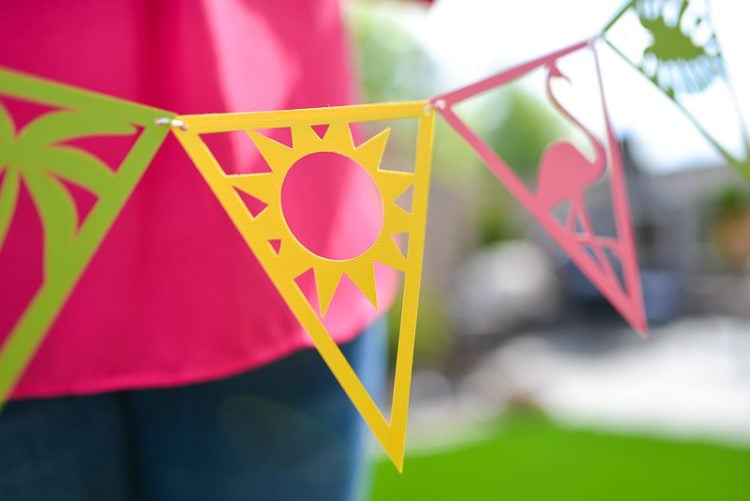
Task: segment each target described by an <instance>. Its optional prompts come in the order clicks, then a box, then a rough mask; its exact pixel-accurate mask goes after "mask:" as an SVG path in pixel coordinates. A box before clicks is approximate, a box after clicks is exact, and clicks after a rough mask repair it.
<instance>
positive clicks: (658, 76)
mask: <svg viewBox="0 0 750 501" xmlns="http://www.w3.org/2000/svg"><path fill="white" fill-rule="evenodd" d="M639 32H640V33H639ZM640 34H642V35H643V36H637V35H640ZM641 39H643V40H645V41H644V42H642V43H640V44H639V43H638V42H637V41H638V40H641ZM604 41H605V42H606V43H607V44H608V45H609V46H610V47H611V48H612V49H613V50H614V51H615V52H616V53H617V54H618V55H619V56H620V57H621V58H622V59H623V60H625V61H626V62H627V63H628V64H629V65H630V66H631V67H632V68H634V69H635V70H636V71H638V72H639V73H641V74H642V75H643V76H644V77H646V78H647V79H648V80H650V81H651V82H652V83H653V84H654V86H656V88H658V89H659V90H660V91H661V92H662V93H663V94H664V96H666V97H667V98H668V99H670V100H671V101H672V103H673V104H674V105H675V106H676V107H677V108H678V109H679V110H680V111H681V112H682V113H684V114H685V116H686V117H687V118H688V119H689V120H690V121H691V122H692V124H693V125H694V126H695V128H696V129H697V130H698V131H699V132H700V133H701V135H702V136H703V137H704V138H705V139H706V141H708V142H709V144H711V146H712V147H713V148H715V149H716V151H717V152H718V153H719V154H720V155H721V156H722V157H723V158H724V159H725V160H726V161H727V162H728V163H729V164H730V165H732V166H734V167H735V168H736V169H737V170H739V172H740V173H741V174H742V175H743V176H745V177H746V178H747V179H748V180H750V135H749V134H748V131H747V127H746V125H745V122H744V120H743V117H742V114H741V113H740V112H739V111H738V110H739V106H738V103H737V99H736V96H735V93H734V89H733V88H732V84H731V82H730V80H729V75H728V73H727V69H726V65H725V63H724V57H723V54H722V52H721V47H720V45H719V40H718V39H717V36H716V30H715V28H714V23H713V21H712V19H711V12H710V5H709V2H708V0H631V1H630V2H628V3H627V4H626V5H625V6H624V7H623V8H622V9H621V10H620V11H619V12H618V13H617V14H616V15H615V16H614V17H613V18H612V20H611V21H610V22H609V23H608V24H607V26H606V27H605V28H604ZM705 110H722V111H723V113H722V114H721V122H720V123H712V121H711V120H710V119H709V117H707V116H704V114H705Z"/></svg>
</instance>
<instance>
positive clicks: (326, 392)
mask: <svg viewBox="0 0 750 501" xmlns="http://www.w3.org/2000/svg"><path fill="white" fill-rule="evenodd" d="M385 330H386V328H385V322H384V321H382V320H381V321H378V322H376V323H374V324H373V325H372V326H371V327H370V328H368V329H366V330H365V331H364V332H363V333H362V334H361V335H360V336H358V337H357V339H355V340H354V341H352V342H350V343H348V344H345V345H342V347H341V348H342V350H343V352H344V354H345V355H346V356H347V359H348V360H349V362H350V363H351V364H352V366H353V367H354V369H355V371H357V373H358V374H359V375H360V378H361V379H362V380H363V381H364V382H365V385H366V386H367V387H368V389H369V390H370V392H371V394H374V395H378V396H379V395H380V393H381V390H382V383H383V381H384V379H385V365H386V362H385V358H386V356H385V344H386V340H385V337H386V336H385V334H386V333H385ZM369 435H370V434H369V432H368V431H367V429H366V427H365V425H364V422H363V421H362V419H361V418H360V416H359V414H358V413H357V411H356V409H355V408H354V406H353V405H352V404H351V402H350V401H349V399H348V398H347V397H346V395H345V394H344V392H343V390H342V389H341V387H340V386H339V385H338V383H337V382H336V380H335V379H334V377H333V375H332V374H331V373H330V371H329V370H328V368H327V367H326V365H325V364H324V362H323V361H322V359H321V358H320V356H319V355H318V353H317V352H316V351H315V350H305V351H303V352H300V353H297V354H295V355H292V356H290V357H288V358H286V359H284V360H281V361H279V362H276V363H274V364H271V365H268V366H265V367H262V368H260V369H257V370H253V371H250V372H247V373H245V374H242V375H239V376H236V377H231V378H228V379H223V380H219V381H212V382H208V383H203V384H196V385H191V386H184V387H177V388H168V389H156V390H137V391H125V392H116V393H106V394H100V395H92V396H83V397H63V398H51V399H36V400H22V401H16V402H11V403H9V404H7V405H6V406H5V408H4V409H3V411H2V413H0V499H1V500H3V501H14V500H22V501H27V500H28V501H34V500H44V501H66V500H75V501H87V500H92V501H93V500H95V501H105V500H106V501H118V500H128V501H130V500H139V501H152V500H153V501H156V500H158V501H170V500H180V501H184V500H192V499H195V500H212V501H213V500H216V501H221V500H235V499H236V500H240V499H241V500H243V501H247V500H251V499H260V500H275V499H280V500H294V499H305V500H327V501H330V500H349V499H358V497H359V495H360V494H362V493H363V492H364V491H363V490H362V489H363V488H364V481H365V479H366V474H365V473H366V457H365V444H366V439H367V438H368V437H369Z"/></svg>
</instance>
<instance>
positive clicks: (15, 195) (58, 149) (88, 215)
mask: <svg viewBox="0 0 750 501" xmlns="http://www.w3.org/2000/svg"><path fill="white" fill-rule="evenodd" d="M39 109H41V110H42V112H41V114H38V113H35V111H39ZM11 110H17V112H16V113H14V112H12V111H11ZM30 116H31V120H28V121H27V120H26V119H28V118H29V117H30ZM173 116H174V115H173V114H170V113H168V112H164V111H162V110H158V109H155V108H150V107H147V106H143V105H140V104H135V103H130V102H126V101H122V100H119V99H115V98H112V97H109V96H104V95H101V94H96V93H93V92H87V91H83V90H79V89H76V88H72V87H69V86H65V85H61V84H59V83H54V82H49V81H45V80H41V79H38V78H33V77H29V76H26V75H22V74H20V73H17V72H13V71H8V70H3V69H0V183H2V184H0V251H2V254H1V255H3V256H7V255H9V254H13V253H24V252H28V250H27V249H28V245H29V244H30V242H25V241H22V240H23V238H15V237H16V233H18V234H19V235H21V237H26V236H27V235H29V234H30V233H31V232H26V231H18V232H16V231H14V228H15V227H17V228H18V229H21V230H23V228H22V226H23V225H24V223H27V222H28V221H29V220H30V217H33V216H30V215H29V214H18V211H17V210H16V209H17V207H20V206H21V205H22V204H23V203H24V201H25V200H26V199H27V198H30V201H31V204H32V205H33V212H35V213H36V217H38V219H39V220H40V221H41V226H42V233H43V235H42V245H43V251H42V256H43V263H42V268H43V269H42V277H43V278H42V282H41V285H40V286H39V288H38V290H37V291H36V293H35V294H34V295H33V297H32V298H31V300H30V302H29V303H28V305H26V307H25V308H24V309H23V312H22V313H21V315H20V317H19V318H18V319H17V321H16V322H15V324H14V325H13V327H12V328H11V330H10V332H8V333H7V336H6V337H5V341H4V342H3V344H2V345H1V346H0V407H1V406H2V403H3V402H4V401H5V400H6V399H7V397H8V395H9V394H10V392H11V391H12V389H13V387H14V385H15V383H16V382H17V380H18V378H19V377H20V375H21V374H22V373H23V371H24V369H25V368H26V367H27V365H28V364H29V362H30V361H31V358H32V357H33V355H34V353H35V351H36V349H37V348H38V347H39V345H40V343H41V342H42V340H43V339H44V336H45V334H46V333H47V331H48V329H49V328H50V326H51V325H52V322H54V320H55V317H56V316H57V315H58V313H59V312H60V310H61V309H62V307H63V305H64V304H65V302H66V300H67V298H68V296H69V295H70V293H71V291H72V290H73V288H74V287H75V285H76V283H77V282H78V279H79V278H80V277H81V274H82V273H83V271H84V269H85V268H86V266H87V265H88V263H89V261H90V260H91V258H92V256H93V255H94V253H95V252H96V250H97V248H98V247H99V244H100V243H101V242H102V240H103V239H104V237H105V235H106V234H107V231H108V230H109V228H110V227H111V226H112V224H113V223H114V222H115V220H116V218H117V215H118V213H119V212H120V209H122V207H123V205H125V202H126V201H127V200H128V197H129V196H130V194H131V193H132V191H133V189H134V188H135V186H136V184H137V183H138V181H139V180H140V179H141V176H142V175H143V173H144V172H145V171H146V168H147V167H148V165H149V163H150V162H151V159H152V158H153V156H154V154H155V153H156V151H157V150H158V149H159V147H160V146H161V144H162V141H163V140H164V138H165V137H166V135H167V133H168V128H166V127H160V126H158V125H156V120H157V119H158V118H160V117H162V118H163V117H166V118H171V117H173ZM20 118H23V119H24V122H26V121H27V122H28V123H22V122H21V120H19V119H20ZM113 136H120V137H127V136H129V137H132V138H133V139H134V142H133V144H132V147H131V148H130V150H129V151H128V152H127V153H126V154H125V156H124V158H122V159H121V160H120V161H119V162H117V163H116V164H114V165H108V164H107V163H105V162H104V161H103V160H102V159H100V158H98V157H97V156H96V155H94V154H92V153H91V152H89V151H87V150H86V148H85V147H83V146H81V145H80V144H79V142H80V141H81V140H82V139H89V138H98V137H113ZM87 199H91V203H89V204H87V203H86V201H87ZM14 216H16V217H15V218H14ZM21 218H25V219H21ZM14 219H16V220H18V221H17V224H15V225H14V222H15V221H14ZM8 292H10V291H8ZM0 334H4V333H0Z"/></svg>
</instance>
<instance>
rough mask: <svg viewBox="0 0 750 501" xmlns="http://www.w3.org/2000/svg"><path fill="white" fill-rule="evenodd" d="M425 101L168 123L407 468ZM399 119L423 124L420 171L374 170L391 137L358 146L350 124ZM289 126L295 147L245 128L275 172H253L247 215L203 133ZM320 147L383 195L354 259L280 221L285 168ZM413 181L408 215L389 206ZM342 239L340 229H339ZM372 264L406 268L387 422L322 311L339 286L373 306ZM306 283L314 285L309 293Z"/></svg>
mask: <svg viewBox="0 0 750 501" xmlns="http://www.w3.org/2000/svg"><path fill="white" fill-rule="evenodd" d="M426 105H427V102H426V101H421V102H412V103H393V104H379V105H364V106H345V107H330V108H319V109H309V110H291V111H279V112H268V113H246V114H239V115H238V114H233V115H231V116H222V115H204V116H201V115H189V116H181V117H179V118H180V120H182V121H183V122H185V124H186V125H187V130H182V129H179V128H173V131H174V133H175V135H176V136H177V138H178V139H179V140H180V142H181V143H182V145H183V147H184V148H185V150H186V151H187V153H188V154H189V155H190V157H191V158H192V160H193V162H194V163H195V165H196V167H197V168H198V170H199V171H200V172H201V174H202V175H203V177H204V179H205V180H206V182H207V183H208V184H209V186H210V187H211V189H212V191H213V192H214V194H215V196H216V197H217V198H218V200H219V201H220V202H221V204H222V206H223V207H224V209H225V210H226V212H227V214H228V215H229V217H230V218H231V219H232V221H233V222H234V224H235V226H236V227H237V230H238V231H239V232H240V234H241V235H242V236H243V238H244V240H245V242H246V243H247V245H248V247H249V248H250V249H251V250H252V252H253V253H254V254H255V257H256V259H258V261H259V262H260V264H261V265H262V266H263V268H264V269H265V270H266V272H267V273H268V276H269V277H270V279H271V281H272V282H273V283H274V285H275V286H276V288H277V290H278V291H279V293H280V295H281V296H282V298H283V299H284V301H285V302H286V304H287V305H288V306H289V308H290V309H291V311H292V312H293V313H294V314H295V316H296V318H297V319H298V321H299V322H300V324H301V325H302V326H303V327H304V328H305V330H306V331H307V332H308V334H309V335H310V337H311V338H312V340H313V342H314V344H315V346H316V348H317V349H318V351H319V352H320V354H321V356H322V357H323V359H324V360H325V362H326V364H327V365H328V367H329V368H330V369H331V372H332V373H333V374H334V376H335V377H336V379H337V380H338V381H339V383H340V384H341V386H342V388H343V389H344V391H345V392H346V394H347V395H348V396H349V398H350V399H351V401H352V403H353V404H354V405H355V406H356V408H357V409H358V411H359V412H360V414H361V415H362V417H363V419H364V420H365V422H366V423H367V424H368V425H369V427H370V429H371V430H372V432H373V433H374V435H375V436H376V437H377V438H378V440H379V441H380V443H381V444H382V446H383V448H384V449H385V451H386V453H387V454H388V456H389V457H390V458H391V460H392V461H393V462H394V464H395V465H396V466H397V468H399V470H400V469H401V468H402V466H403V458H404V444H405V436H406V421H407V414H408V406H409V393H410V386H411V367H412V357H413V352H414V334H415V329H416V318H417V306H418V300H419V289H420V280H421V269H422V251H423V248H424V233H425V222H426V214H427V198H428V190H429V176H430V161H431V158H430V156H431V151H432V134H433V126H434V111H433V110H432V109H430V107H428V106H426ZM401 119H414V120H416V121H418V123H419V132H418V135H417V139H416V144H417V146H416V150H417V160H416V169H415V170H414V172H413V173H409V174H403V173H395V172H393V171H385V170H382V169H381V168H380V160H381V158H380V157H381V156H382V154H383V144H384V142H386V141H387V140H388V137H389V134H388V131H387V130H380V131H378V132H377V133H376V134H374V135H373V136H371V137H370V138H368V139H367V140H365V141H362V142H360V143H358V144H355V142H354V141H353V139H352V135H351V132H350V128H349V127H350V124H353V123H359V122H373V121H380V120H401ZM229 124H231V125H229ZM285 124H288V125H289V127H291V130H292V137H293V139H292V145H291V146H289V145H283V144H281V143H279V142H277V141H272V140H270V139H267V138H263V137H258V135H257V134H256V135H254V133H253V134H251V138H253V141H254V142H255V143H256V145H257V146H258V148H259V150H260V151H261V154H263V155H264V157H265V159H266V160H267V161H268V163H269V165H270V166H271V170H272V172H273V173H272V174H263V175H259V176H268V177H267V178H266V179H267V181H265V180H264V181H262V182H263V183H266V184H264V186H263V188H262V189H261V188H258V190H259V191H258V192H257V193H261V192H262V193H263V197H264V201H266V202H267V203H268V207H267V208H266V209H265V211H264V212H263V214H262V215H261V216H260V217H258V218H253V217H252V215H251V214H250V213H249V212H248V210H247V209H246V208H245V206H244V204H243V203H242V202H241V200H240V199H239V198H238V197H237V196H235V193H234V188H235V186H237V183H236V182H235V180H233V179H232V178H233V176H226V175H225V174H224V173H223V170H222V168H221V167H220V166H219V165H218V164H217V161H216V159H215V158H214V157H213V156H212V155H211V154H210V153H209V152H208V150H207V149H206V148H205V146H204V145H203V143H202V140H201V135H202V134H205V133H208V132H214V131H226V130H228V129H233V128H236V129H238V130H250V131H257V130H262V129H264V128H268V127H280V126H283V125H285ZM321 124H327V125H328V127H327V130H326V131H325V135H323V136H322V137H321V136H320V135H319V134H318V133H316V131H314V130H313V129H312V126H314V125H315V126H318V125H321ZM321 152H326V153H336V154H338V155H343V156H345V157H348V158H349V159H351V160H353V161H354V162H356V163H357V164H358V165H359V166H360V167H361V168H362V169H364V170H365V171H366V172H367V173H368V174H369V175H370V176H371V177H372V180H373V181H374V183H375V185H376V186H377V188H378V190H379V192H380V198H381V202H382V207H383V211H382V212H383V222H382V229H381V231H380V234H379V235H378V236H377V238H376V240H375V242H374V243H373V244H372V246H371V247H369V248H368V249H367V250H365V251H364V252H363V253H362V254H360V255H357V256H355V257H352V258H350V259H340V260H334V259H328V258H325V257H321V256H319V255H317V254H315V253H314V252H312V251H311V250H310V249H309V248H307V247H305V246H304V245H303V244H302V243H301V241H300V240H299V239H298V238H296V237H295V234H294V233H293V231H292V230H291V228H290V226H289V224H288V222H287V221H286V220H285V218H284V213H283V210H282V204H281V191H282V185H283V184H284V179H285V177H286V175H287V173H288V172H290V169H292V167H293V166H294V165H296V164H297V162H299V161H300V160H301V159H303V158H309V156H310V155H314V154H316V153H321ZM394 175H399V176H402V175H403V176H407V175H408V176H409V178H408V179H406V178H402V177H398V179H396V178H395V177H394ZM250 177H255V176H250ZM249 182H250V181H248V183H249ZM409 184H413V186H414V188H413V201H412V207H411V209H412V211H411V213H410V214H409V213H406V212H404V211H403V210H402V209H401V208H399V207H398V206H397V205H396V204H395V203H394V201H395V198H396V197H397V196H398V195H400V194H401V193H402V192H403V191H404V190H405V189H406V188H407V187H408V185H409ZM248 186H249V185H248ZM398 189H400V191H398ZM394 191H398V193H395V192H394ZM401 232H408V233H409V241H408V245H409V249H408V252H407V253H406V255H407V256H408V257H409V259H406V258H405V257H404V256H403V255H402V254H401V252H400V251H399V249H398V247H397V246H396V244H395V243H394V241H393V238H392V236H393V234H395V233H401ZM342 238H345V236H343V235H342ZM272 239H278V240H279V241H280V244H281V248H280V251H279V252H277V250H276V249H274V248H273V247H272V246H271V245H269V241H270V240H272ZM376 263H383V264H385V265H387V266H389V267H391V268H394V269H396V270H398V271H401V272H403V273H404V292H403V296H402V297H401V302H402V315H401V324H400V332H399V345H398V353H397V357H396V372H395V383H394V388H393V399H392V404H391V410H390V419H386V418H385V416H384V413H382V412H381V410H380V409H379V408H378V406H377V404H376V403H375V401H374V400H373V398H372V396H371V395H370V394H369V393H368V391H367V389H366V388H365V387H364V385H363V384H362V381H361V380H360V379H359V378H358V377H357V374H356V373H355V372H354V370H353V369H352V366H351V365H350V364H349V362H348V361H347V360H346V357H345V356H344V355H343V353H342V351H341V349H340V348H339V347H338V346H337V344H336V342H335V341H334V340H333V338H332V337H331V335H330V333H329V332H328V330H327V327H326V324H325V322H324V319H323V318H322V317H324V316H325V310H326V308H327V304H326V303H328V302H329V301H330V298H331V297H333V295H334V294H335V293H336V290H337V289H338V288H339V287H340V286H341V284H347V286H353V287H354V288H355V289H357V290H359V292H360V293H361V294H362V295H363V296H364V297H366V298H367V299H368V301H369V302H370V303H371V304H372V305H373V306H377V303H378V297H377V285H378V284H377V274H376V273H375V272H374V266H375V265H376ZM311 287H312V288H313V289H315V290H311ZM318 303H320V304H318Z"/></svg>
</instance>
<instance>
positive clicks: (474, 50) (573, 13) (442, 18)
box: [406, 0, 750, 172]
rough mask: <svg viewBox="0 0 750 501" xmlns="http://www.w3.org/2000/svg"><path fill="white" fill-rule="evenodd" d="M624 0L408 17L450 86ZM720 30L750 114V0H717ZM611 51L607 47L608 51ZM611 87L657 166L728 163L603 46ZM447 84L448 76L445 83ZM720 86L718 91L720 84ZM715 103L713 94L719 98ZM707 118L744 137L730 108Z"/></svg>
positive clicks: (546, 45) (449, 8)
mask: <svg viewBox="0 0 750 501" xmlns="http://www.w3.org/2000/svg"><path fill="white" fill-rule="evenodd" d="M624 3H625V1H624V0H597V1H596V2H594V1H591V0H564V1H560V0H512V1H511V0H506V1H501V0H438V1H437V2H436V4H435V5H434V6H433V7H432V8H431V9H430V10H429V11H428V14H427V16H426V17H422V16H420V17H417V18H414V19H409V20H408V21H407V23H406V24H407V25H408V27H409V29H410V30H412V31H413V32H414V33H415V34H416V36H417V37H418V39H419V40H421V41H422V43H423V44H424V46H425V47H426V48H427V50H428V51H429V52H430V53H431V54H432V55H433V57H434V58H435V60H436V61H437V62H438V64H439V65H440V67H441V68H442V69H443V78H444V81H443V84H444V86H445V89H446V90H447V89H450V88H453V87H456V86H460V85H464V84H467V83H470V82H472V81H474V80H477V79H480V78H483V77H485V76H488V75H490V74H492V73H494V72H497V71H499V70H502V69H504V68H507V67H509V66H512V65H515V64H518V63H522V62H525V61H526V60H528V59H531V58H534V57H537V56H540V55H543V54H545V53H548V52H552V51H555V50H557V49H560V48H563V47H565V46H567V45H570V44H572V43H575V42H578V41H580V40H582V39H584V38H588V37H590V36H592V35H594V34H596V33H597V32H598V31H599V30H600V29H601V28H602V27H603V26H604V25H605V24H606V23H607V22H608V21H609V20H610V18H611V17H612V16H613V15H614V14H615V13H616V12H617V11H618V10H619V9H620V8H621V7H622V6H623V5H624ZM711 13H712V17H713V20H714V23H715V25H716V28H717V30H716V31H717V33H718V34H719V41H720V43H721V47H722V50H723V52H724V56H725V61H726V65H727V67H728V70H729V73H730V76H731V79H732V82H733V84H734V88H735V91H736V94H737V98H738V100H739V102H740V109H741V110H742V112H743V116H744V117H747V118H746V120H747V119H750V63H749V61H750V59H748V56H747V53H746V50H747V48H748V47H750V33H749V32H748V30H747V29H746V24H747V23H748V22H750V2H740V1H738V0H714V1H713V3H712V8H711ZM604 52H607V53H604ZM602 64H603V68H604V71H605V75H604V78H605V90H606V93H607V98H608V105H609V108H610V112H611V115H612V120H613V123H614V126H615V128H616V130H617V131H618V132H620V133H625V132H628V133H630V134H631V135H632V136H634V138H635V139H636V140H637V145H636V146H637V150H636V153H637V154H638V155H639V156H640V157H641V158H642V160H644V161H645V162H646V163H647V165H648V166H650V169H651V170H653V171H654V172H669V171H673V170H676V169H680V168H685V167H690V166H705V165H714V164H720V163H722V161H721V159H720V157H719V156H718V155H717V154H716V153H715V152H714V150H713V149H712V148H711V147H710V146H709V145H708V143H707V142H706V141H705V140H704V139H703V138H702V137H701V136H700V134H699V133H698V132H697V131H696V130H695V128H694V127H693V126H692V125H691V124H690V122H689V121H688V120H686V119H685V118H684V117H683V116H682V115H681V114H680V112H679V111H677V110H676V109H675V107H674V106H673V105H672V103H671V102H669V101H668V100H667V99H666V98H665V97H663V96H662V95H661V94H660V93H659V92H658V91H657V90H656V89H655V87H654V86H653V85H651V84H650V83H649V82H648V81H647V80H645V79H644V78H643V77H642V76H640V75H639V74H638V73H636V72H635V71H633V70H632V69H631V68H630V67H628V66H627V65H626V64H624V63H622V61H620V60H619V59H618V58H617V56H615V55H614V54H613V53H611V51H609V50H605V51H603V53H602ZM441 86H442V84H441ZM717 92H718V91H717ZM711 103H713V101H711ZM703 108H704V109H703V113H705V115H703V117H704V120H706V122H707V123H711V124H715V125H713V127H714V129H713V130H715V131H717V134H719V135H722V134H724V136H723V137H722V138H723V139H724V140H725V142H726V143H727V144H735V145H736V144H738V143H737V136H735V135H733V133H734V132H736V131H737V126H736V117H735V116H732V115H734V114H733V113H728V112H727V110H728V108H726V107H724V108H719V107H717V106H714V105H712V106H710V107H708V108H707V109H706V106H705V103H704V106H703Z"/></svg>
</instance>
